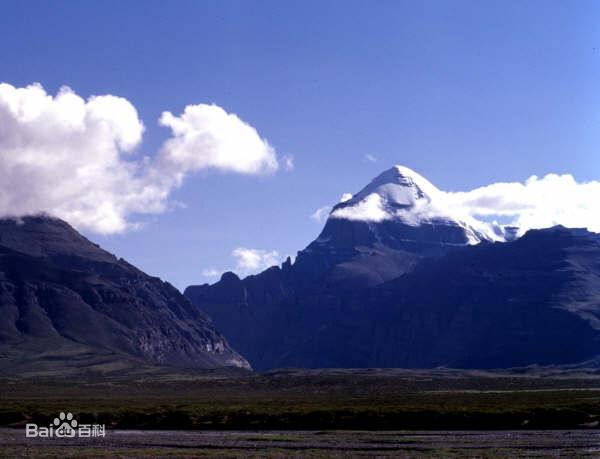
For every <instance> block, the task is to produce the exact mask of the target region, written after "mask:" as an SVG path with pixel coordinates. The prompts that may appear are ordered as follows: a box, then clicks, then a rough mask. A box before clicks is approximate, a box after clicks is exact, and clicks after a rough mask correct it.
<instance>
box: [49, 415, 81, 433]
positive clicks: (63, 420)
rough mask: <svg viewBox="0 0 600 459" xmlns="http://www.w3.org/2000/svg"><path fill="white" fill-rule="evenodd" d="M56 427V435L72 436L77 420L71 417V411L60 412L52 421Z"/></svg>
mask: <svg viewBox="0 0 600 459" xmlns="http://www.w3.org/2000/svg"><path fill="white" fill-rule="evenodd" d="M52 424H54V427H55V428H56V435H57V436H61V437H74V436H75V428H76V427H77V420H76V419H73V414H72V413H67V414H65V413H64V412H61V413H60V414H59V415H58V417H57V418H54V421H53V422H52Z"/></svg>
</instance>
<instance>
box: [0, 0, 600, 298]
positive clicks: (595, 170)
mask: <svg viewBox="0 0 600 459" xmlns="http://www.w3.org/2000/svg"><path fill="white" fill-rule="evenodd" d="M599 19H600V4H598V3H597V2H585V1H581V2H566V1H565V2H557V1H539V2H535V1H533V2H532V1H529V2H516V1H515V2H476V1H469V2H461V1H453V2H442V1H436V2H427V1H425V2H416V1H415V2H400V1H380V2H367V1H362V2H353V1H343V2H341V1H340V2H336V1H330V2H321V1H319V2H308V1H303V2H281V1H279V2H268V1H256V2H250V1H240V2H233V1H214V2H209V1H194V2H186V1H177V2H162V1H144V2H138V1H118V2H117V1H113V2H111V1H102V2H100V1H99V2H63V3H57V2H45V1H36V2H27V1H18V2H11V1H5V2H3V3H2V15H0V43H2V52H1V53H0V81H3V82H7V83H10V84H11V85H14V86H18V87H22V86H26V85H28V84H31V83H33V82H40V83H41V84H42V85H43V86H44V88H45V89H46V90H47V91H48V93H51V94H55V93H56V92H57V91H58V89H59V88H60V87H61V86H63V85H68V86H69V87H71V88H72V89H73V90H74V91H75V92H77V93H78V94H79V95H81V96H82V97H88V96H90V95H98V94H113V95H117V96H121V97H124V98H126V99H128V100H129V101H130V102H131V103H132V104H133V105H135V107H136V108H137V110H138V114H139V117H140V118H141V119H142V120H143V121H144V123H145V125H146V132H145V134H144V139H143V142H142V144H141V146H140V147H139V148H138V150H139V151H138V153H137V154H149V155H151V154H154V152H156V151H157V150H158V148H159V147H160V145H161V143H162V142H163V141H164V140H165V139H166V138H167V136H168V134H169V132H168V130H167V129H165V128H164V127H160V126H158V124H157V120H158V118H159V117H160V115H161V113H162V112H163V111H164V110H169V111H171V112H173V113H181V111H182V110H183V109H184V107H185V106H186V105H188V104H199V103H216V104H218V105H219V106H221V107H223V108H224V109H225V110H227V111H228V112H232V113H236V114H237V115H238V116H239V117H240V118H241V119H242V120H244V121H245V122H247V123H249V124H250V125H252V126H254V127H255V128H256V129H257V130H258V132H259V133H260V135H261V136H262V137H264V138H266V139H267V140H268V141H269V143H270V144H271V145H272V146H273V147H274V148H275V149H276V151H277V154H278V156H279V158H280V159H281V158H282V157H283V156H284V155H293V157H294V164H295V167H294V169H293V170H291V171H287V170H283V169H284V168H280V170H279V171H278V172H277V173H275V174H272V175H261V176H253V175H251V176H250V175H240V174H235V173H232V172H219V171H214V170H204V171H201V172H198V173H195V174H193V175H192V176H190V177H188V178H187V179H186V180H185V182H184V183H183V185H182V186H181V187H180V188H178V189H177V190H176V191H174V192H173V194H172V196H171V198H172V199H173V200H174V201H178V202H182V203H184V204H185V207H182V208H176V209H174V210H171V211H169V212H166V213H162V214H159V215H154V216H150V217H148V216H144V217H143V218H141V219H142V220H143V221H145V222H146V225H145V226H144V227H143V228H142V229H139V230H137V231H129V232H126V233H125V234H117V235H108V236H107V235H98V234H94V233H91V232H86V234H87V235H89V237H90V238H91V239H93V240H95V241H97V242H99V243H100V244H101V245H102V246H103V247H105V248H107V249H108V250H110V251H112V252H114V253H116V254H117V255H119V256H122V257H124V258H126V259H128V260H129V261H131V262H132V263H134V264H136V265H137V266H139V267H140V268H142V269H143V270H145V271H147V272H148V273H151V274H155V275H159V276H161V277H162V278H164V279H167V280H169V281H171V282H172V283H173V284H175V285H176V286H177V287H180V288H184V287H185V286H186V285H189V284H191V283H201V282H205V281H207V280H211V279H208V278H206V277H203V276H202V271H203V270H206V269H216V270H224V269H230V268H232V267H234V264H235V261H234V260H233V258H232V257H231V252H232V251H233V250H234V249H235V248H237V247H248V248H256V249H262V250H266V251H272V250H276V251H277V252H278V253H279V254H280V255H281V256H282V257H284V256H286V255H288V254H290V255H293V254H295V253H296V251H297V250H300V249H302V248H304V247H305V246H306V245H307V244H308V243H309V242H310V241H311V240H312V239H313V238H314V237H316V235H317V234H318V232H319V231H320V229H321V224H319V223H317V222H315V221H314V220H313V219H311V218H310V216H311V214H312V213H313V212H314V211H315V210H316V209H317V208H319V207H322V206H324V205H328V204H329V205H330V204H333V203H335V202H336V201H337V200H338V199H339V197H340V195H341V194H342V193H344V192H356V191H358V189H360V188H361V187H362V186H364V185H365V184H366V183H368V181H369V180H370V179H371V178H373V177H374V176H375V175H377V174H378V173H379V172H381V171H382V170H384V169H386V168H388V167H390V166H391V165H393V164H404V165H406V166H408V167H410V168H413V169H415V170H416V171H418V172H420V173H421V174H422V175H424V176H426V177H427V178H428V179H429V180H431V181H432V182H433V183H434V184H436V185H437V186H438V187H440V188H442V189H445V190H453V191H456V190H468V189H472V188H475V187H478V186H483V185H487V184H490V183H494V182H501V181H523V180H524V179H526V178H527V177H529V176H530V175H533V174H536V175H538V176H543V175H545V174H547V173H550V172H556V173H571V174H573V175H574V176H575V177H576V179H577V180H579V181H588V180H596V179H600V155H599V151H600V133H599V132H600V130H599V129H598V127H599V126H600V113H599V108H600V91H599V90H598V81H600V29H599V28H598V27H597V24H598V20H599ZM366 155H372V156H373V157H374V158H375V159H376V161H369V160H367V159H366ZM212 280H214V279H212Z"/></svg>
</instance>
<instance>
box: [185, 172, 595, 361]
mask: <svg viewBox="0 0 600 459" xmlns="http://www.w3.org/2000/svg"><path fill="white" fill-rule="evenodd" d="M438 193H439V191H438V190H437V189H436V188H435V187H434V186H433V185H432V184H431V183H429V182H428V181H427V180H426V179H424V178H423V177H421V176H420V175H418V174H416V173H415V172H413V171H411V170H410V169H407V168H404V167H400V166H397V167H394V168H392V169H390V170H388V171H385V172H384V173H382V174H381V175H380V176H378V177H377V178H375V179H374V180H373V181H372V182H371V183H370V184H369V185H367V186H366V187H365V188H364V189H363V190H361V191H360V192H359V193H357V194H356V195H354V196H353V197H352V198H351V199H349V200H346V201H344V202H341V203H338V204H337V205H336V206H335V207H334V208H333V210H332V212H331V214H330V216H329V218H328V220H327V222H326V224H325V227H324V229H323V231H322V232H321V234H320V235H319V236H318V238H317V239H316V240H315V241H313V242H312V243H311V244H309V245H308V247H307V248H306V249H304V250H303V251H301V252H299V253H298V255H297V257H296V260H295V261H294V262H293V263H292V261H291V260H290V259H289V258H288V260H286V262H285V263H284V264H283V265H282V266H281V267H278V266H274V267H271V268H269V269H267V270H266V271H264V272H262V273H260V274H258V275H254V276H248V277H246V278H245V279H239V278H238V277H237V276H236V275H235V274H233V273H225V274H224V275H223V276H222V278H221V280H220V281H219V282H217V283H216V284H213V285H208V284H205V285H200V286H190V287H188V288H187V289H186V291H185V295H186V296H187V297H188V298H189V299H190V300H191V301H192V302H194V303H195V304H196V305H197V306H198V307H199V308H201V309H202V310H204V311H206V312H208V314H209V315H210V316H211V317H212V318H213V320H214V322H215V324H216V326H217V327H218V328H219V330H221V331H222V332H223V333H224V334H225V336H227V337H228V339H229V340H230V342H231V343H232V345H233V346H234V347H235V348H236V349H237V350H238V351H239V352H240V353H242V355H244V356H245V357H246V358H247V359H248V360H249V361H250V363H251V364H252V365H253V367H254V368H256V369H261V370H262V369H270V368H277V367H308V368H317V367H413V368H415V367H422V368H427V367H437V366H447V367H461V368H496V367H505V368H506V367H513V366H524V365H532V364H543V365H552V364H567V363H575V362H582V361H586V360H589V359H593V358H595V357H596V356H597V355H598V354H600V352H598V350H599V349H600V348H599V347H598V346H599V344H600V320H599V319H600V238H599V237H598V235H596V234H593V233H589V232H587V231H585V230H579V229H567V228H562V227H555V228H551V229H546V230H534V231H529V232H527V233H526V234H525V235H524V236H522V237H521V238H519V239H516V240H515V235H516V229H515V228H510V227H508V228H505V227H500V226H497V225H496V226H495V227H492V226H485V225H481V224H479V223H478V222H476V221H469V220H468V219H460V218H457V217H456V216H453V215H452V214H451V213H449V212H446V210H445V209H444V208H443V206H439V205H438V204H439V202H438V201H437V199H438Z"/></svg>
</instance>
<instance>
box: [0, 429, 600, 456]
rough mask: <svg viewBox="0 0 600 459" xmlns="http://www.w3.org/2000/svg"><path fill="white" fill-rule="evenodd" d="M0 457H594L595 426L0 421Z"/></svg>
mask: <svg viewBox="0 0 600 459" xmlns="http://www.w3.org/2000/svg"><path fill="white" fill-rule="evenodd" d="M0 455H1V456H2V457H11V458H12V457H78V458H81V457H497V458H505V457H569V458H572V457H600V430H545V431H539V430H538V431H534V430H530V431H528V430H520V431H417V432H404V431H394V432H371V431H141V430H107V432H106V437H104V438H84V439H76V438H73V439H71V438H69V439H58V438H51V439H28V438H25V434H24V430H22V429H0Z"/></svg>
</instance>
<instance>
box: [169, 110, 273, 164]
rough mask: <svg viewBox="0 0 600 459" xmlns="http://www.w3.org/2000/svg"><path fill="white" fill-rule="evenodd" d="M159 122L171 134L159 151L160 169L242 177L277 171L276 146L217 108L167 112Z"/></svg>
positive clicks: (231, 114)
mask: <svg viewBox="0 0 600 459" xmlns="http://www.w3.org/2000/svg"><path fill="white" fill-rule="evenodd" d="M159 123H160V125H162V126H165V127H168V128H170V129H171V131H172V137H171V138H170V139H168V140H167V141H166V142H165V143H164V145H163V147H162V150H161V152H160V157H159V160H160V161H161V166H162V167H167V168H168V167H172V168H173V170H175V171H176V173H179V174H185V173H187V172H190V171H197V170H200V169H205V168H216V169H221V170H227V171H233V172H239V173H242V174H257V173H264V172H274V171H276V170H277V167H278V164H277V158H276V155H275V150H274V149H273V147H271V146H270V145H269V143H268V142H267V141H266V140H265V139H262V138H261V137H260V136H259V135H258V132H257V131H256V129H254V128H253V127H252V126H250V125H249V124H246V123H245V122H243V121H242V120H241V119H239V118H238V116H237V115H235V114H233V113H227V112H226V111H225V110H223V109H222V108H221V107H219V106H218V105H214V104H213V105H207V104H199V105H188V106H187V107H185V109H184V111H183V113H182V114H181V115H179V116H174V115H173V114H172V113H171V112H164V113H163V114H162V116H161V117H160V121H159Z"/></svg>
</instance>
